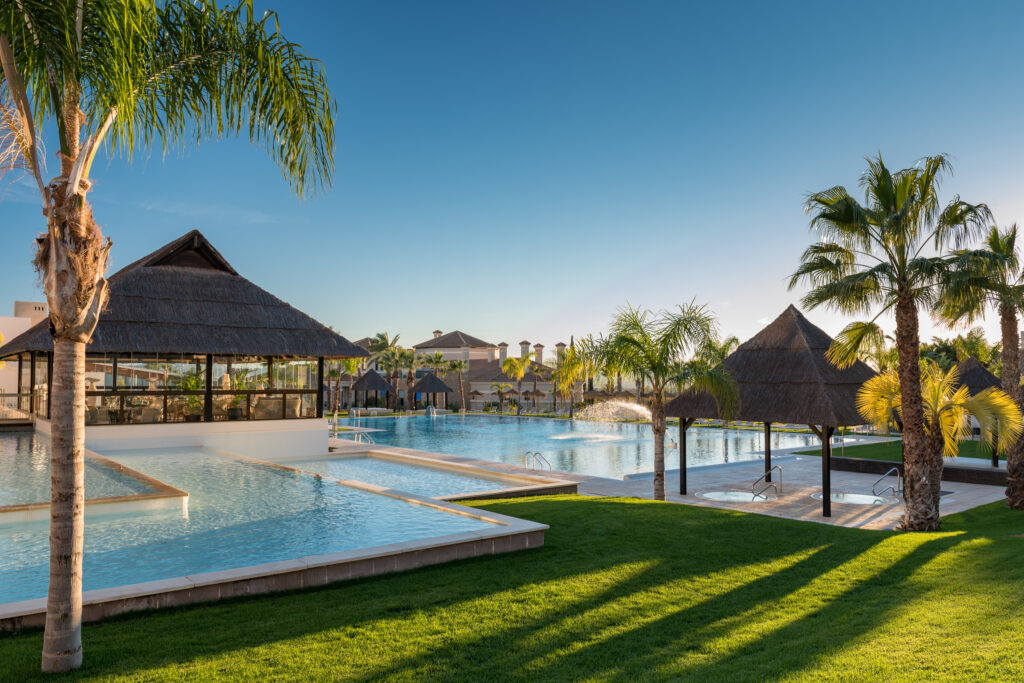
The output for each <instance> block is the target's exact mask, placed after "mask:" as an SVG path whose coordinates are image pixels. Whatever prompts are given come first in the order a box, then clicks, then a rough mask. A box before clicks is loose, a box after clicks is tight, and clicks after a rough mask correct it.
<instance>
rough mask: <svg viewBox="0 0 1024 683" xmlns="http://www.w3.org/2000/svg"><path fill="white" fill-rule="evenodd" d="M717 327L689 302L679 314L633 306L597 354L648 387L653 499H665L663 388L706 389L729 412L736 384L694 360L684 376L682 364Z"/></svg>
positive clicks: (614, 325)
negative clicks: (649, 391)
mask: <svg viewBox="0 0 1024 683" xmlns="http://www.w3.org/2000/svg"><path fill="white" fill-rule="evenodd" d="M716 330H717V326H716V324H715V320H714V317H713V316H712V314H711V312H710V311H708V309H707V307H706V306H699V305H697V304H695V303H692V302H691V303H689V304H686V305H685V306H680V307H679V312H678V313H675V312H668V311H665V312H662V313H659V314H657V315H654V314H653V313H651V312H650V311H644V310H640V309H637V308H633V307H632V306H626V308H624V309H622V310H620V311H619V313H618V315H616V317H615V319H614V320H613V321H612V324H611V333H610V335H609V338H608V342H607V344H604V345H602V346H601V347H599V348H600V351H599V352H600V353H601V354H602V355H603V356H604V358H605V359H606V360H611V361H612V362H614V363H615V364H616V365H617V366H618V367H620V368H622V371H623V372H624V373H625V374H627V375H629V376H631V377H634V378H636V379H637V380H638V381H642V382H643V383H644V385H645V386H649V387H650V388H651V429H652V430H653V431H654V498H655V499H656V500H665V391H666V389H667V388H668V387H669V385H670V384H672V383H677V384H685V385H687V386H689V387H692V388H694V389H697V390H700V391H706V392H708V393H710V394H711V395H712V396H713V397H714V398H715V401H716V402H717V403H718V404H719V406H720V411H721V412H723V413H728V412H729V410H730V408H731V405H732V403H733V401H734V400H735V398H734V397H735V387H734V386H733V383H732V382H731V380H729V379H728V377H727V376H726V375H725V374H724V372H723V371H721V370H718V369H711V368H705V367H703V366H700V365H697V364H694V365H693V367H692V368H690V369H689V370H688V371H687V372H686V373H685V376H684V377H680V375H681V371H682V370H683V367H682V363H684V361H685V360H686V357H687V356H688V355H692V354H693V353H694V352H696V351H698V350H700V349H702V348H704V347H705V346H706V345H707V344H708V343H709V342H710V341H712V340H714V338H715V336H716Z"/></svg>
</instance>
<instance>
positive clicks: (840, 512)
mask: <svg viewBox="0 0 1024 683" xmlns="http://www.w3.org/2000/svg"><path fill="white" fill-rule="evenodd" d="M331 446H332V448H335V450H337V451H341V452H358V451H370V450H372V451H378V452H389V451H390V452H395V453H405V454H410V455H418V456H420V457H427V458H433V459H436V460H440V461H446V462H457V463H462V464H466V465H473V466H476V467H481V468H484V469H490V470H495V471H499V472H513V473H519V474H537V473H538V472H537V471H536V470H530V469H527V468H525V467H519V466H516V465H509V464H506V463H499V462H492V461H490V460H474V459H472V458H462V457H458V456H453V455H445V454H442V453H430V452H427V451H418V450H413V449H409V448H398V447H395V446H387V445H384V444H373V445H370V444H365V443H355V442H352V441H348V440H345V439H332V440H331ZM793 450H797V449H793ZM954 462H956V464H958V465H961V466H963V465H965V464H969V465H971V466H977V467H983V466H988V467H991V465H987V463H985V462H984V461H981V462H978V461H976V460H975V459H965V458H954V459H950V464H954ZM772 464H773V465H779V466H781V467H782V483H781V487H780V488H781V490H780V491H778V492H777V493H776V491H774V490H771V489H770V490H769V491H768V493H769V494H775V497H774V499H771V500H768V501H762V502H745V503H737V502H722V501H714V500H708V499H707V498H704V497H702V496H701V494H702V493H707V492H709V491H740V492H747V493H749V492H750V490H751V485H752V484H753V482H754V481H755V480H756V479H757V478H758V477H759V476H761V475H762V474H763V473H764V463H763V461H761V460H755V461H752V462H742V463H732V464H727V465H714V466H707V467H693V468H690V469H689V470H688V471H687V485H688V490H687V495H685V496H683V495H680V494H679V474H678V472H669V473H668V474H667V475H666V481H665V488H666V492H667V495H666V498H667V499H668V500H669V501H671V502H675V503H684V504H687V505H700V506H704V507H716V508H723V509H728V510H739V511H742V512H751V513H757V514H765V515H771V516H775V517H786V518H789V519H800V520H805V521H809V522H820V523H823V524H837V525H841V526H847V527H854V528H862V529H892V528H894V527H895V526H896V525H897V524H898V523H899V520H900V518H901V517H902V515H903V502H902V500H900V499H899V498H895V497H892V494H891V492H890V493H889V494H888V497H890V498H892V499H893V500H894V502H893V503H892V504H889V505H853V504H849V503H836V502H833V503H832V516H831V517H823V516H822V514H821V513H822V503H821V500H820V499H815V498H813V497H812V496H813V495H814V494H820V493H821V459H820V458H818V457H814V456H797V455H792V454H791V453H788V452H778V453H777V454H776V453H773V456H772ZM543 472H544V473H545V474H547V473H548V471H547V470H544V471H543ZM551 474H552V475H553V476H556V477H558V478H559V479H565V480H570V481H576V482H579V492H580V494H581V495H587V496H619V497H632V498H653V497H654V488H653V487H654V483H653V479H652V478H651V477H650V475H647V476H643V475H639V476H635V477H632V478H630V479H626V480H625V481H622V480H618V479H605V478H602V477H589V476H585V475H580V474H574V473H571V472H553V473H551ZM831 474H832V491H833V493H838V492H842V493H860V494H870V493H871V487H872V485H873V484H874V483H875V482H876V481H877V480H878V475H875V474H863V473H859V472H840V471H837V470H833V471H832V473H831ZM775 483H778V478H777V477H776V482H775ZM894 483H895V477H890V481H888V482H883V483H882V484H880V485H879V489H878V490H879V491H881V488H882V487H883V486H885V485H887V484H894ZM758 488H760V486H759V487H758ZM942 490H943V491H944V492H948V493H946V494H945V495H943V496H942V503H941V511H942V514H943V515H948V514H952V513H955V512H962V511H964V510H969V509H970V508H973V507H977V506H979V505H984V504H986V503H991V502H994V501H997V500H1002V499H1003V497H1004V496H1003V488H1002V487H1000V486H986V485H982V484H963V483H959V482H951V481H944V482H942Z"/></svg>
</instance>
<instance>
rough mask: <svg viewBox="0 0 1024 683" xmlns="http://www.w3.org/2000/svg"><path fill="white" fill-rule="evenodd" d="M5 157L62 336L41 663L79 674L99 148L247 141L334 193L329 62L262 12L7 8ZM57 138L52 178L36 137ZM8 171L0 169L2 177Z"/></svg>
mask: <svg viewBox="0 0 1024 683" xmlns="http://www.w3.org/2000/svg"><path fill="white" fill-rule="evenodd" d="M0 66H2V69H0V71H2V77H0V91H2V92H0V101H2V100H9V101H10V102H12V103H13V104H12V106H11V107H6V106H4V107H3V108H4V111H5V112H6V114H7V115H5V116H0V140H3V141H5V142H6V143H7V147H6V148H4V149H3V150H0V160H2V161H0V163H3V164H4V166H5V167H8V168H9V167H12V166H14V167H18V168H20V169H22V170H24V171H25V172H27V173H28V174H29V176H30V177H31V179H32V180H33V181H34V184H35V186H36V188H37V189H38V191H39V198H40V204H41V206H42V209H43V215H44V216H45V220H46V232H45V234H43V235H42V236H41V237H40V238H39V239H38V240H37V245H38V246H37V251H36V257H35V265H36V268H37V270H38V271H39V274H40V276H41V280H42V281H43V285H44V289H45V291H46V299H47V303H48V304H49V309H50V316H49V317H50V327H51V330H52V332H53V336H54V356H53V374H52V377H53V394H52V398H51V401H52V403H51V423H52V434H51V443H52V446H51V448H52V450H53V455H52V458H53V459H52V463H53V467H52V470H51V479H52V486H51V497H52V502H51V507H50V510H51V531H50V557H51V560H50V563H51V568H50V589H49V594H48V598H47V617H46V630H45V634H44V637H43V656H42V668H43V670H44V671H64V670H68V669H73V668H77V667H78V666H80V665H81V660H82V649H81V614H82V608H81V582H82V574H81V571H82V534H83V514H82V510H83V508H84V504H83V500H84V494H83V477H84V462H83V448H84V447H83V441H84V433H85V414H84V411H83V410H81V406H82V404H83V403H84V392H85V381H84V363H85V345H86V344H87V343H88V342H89V340H90V338H91V337H92V334H93V330H94V329H95V327H96V323H97V321H98V319H99V317H100V314H101V313H102V311H103V309H104V306H105V305H106V302H107V296H108V291H107V281H106V279H105V278H104V275H105V273H106V269H107V258H108V255H109V252H110V247H111V243H110V241H109V240H108V239H105V238H104V237H103V234H102V233H101V231H100V228H99V226H98V225H97V224H96V222H95V221H94V220H93V213H92V209H91V207H90V204H89V202H88V200H87V196H88V194H89V192H90V190H91V189H92V188H93V183H92V179H91V173H92V170H93V161H94V160H95V158H96V156H97V154H98V152H99V150H100V148H101V147H105V148H106V149H107V150H108V152H107V153H108V154H113V153H116V152H120V153H121V154H122V155H124V156H125V157H127V158H129V159H131V158H132V156H133V155H135V154H136V153H141V154H143V155H146V156H148V152H149V151H150V150H151V149H152V148H153V147H154V146H155V145H159V146H160V147H161V148H163V149H165V150H166V149H168V148H171V147H182V148H184V147H185V146H187V145H190V144H192V143H193V142H198V141H199V140H204V139H211V138H219V137H221V136H223V135H229V134H235V135H237V134H247V135H248V137H249V140H250V141H251V142H253V143H256V144H259V145H261V146H263V147H264V148H265V149H266V150H267V152H268V153H269V154H270V156H271V157H272V158H273V159H274V161H276V162H277V163H278V165H279V166H280V168H281V170H282V173H283V174H284V176H285V178H286V179H287V180H288V182H289V183H290V184H291V186H292V188H293V189H294V190H295V191H296V193H298V194H299V195H300V196H301V195H305V194H308V193H310V192H312V191H315V190H316V189H317V188H318V187H323V186H326V185H328V184H329V183H330V179H331V174H332V171H333V163H334V162H333V158H334V123H333V120H332V112H333V109H334V103H333V100H332V99H331V96H330V94H329V92H328V90H327V85H326V81H325V79H324V75H323V68H322V65H321V64H320V62H318V61H317V60H315V59H313V58H311V57H310V56H309V55H308V54H307V53H306V52H305V51H304V50H303V49H302V47H300V46H299V45H296V44H295V43H291V42H289V41H287V40H286V39H285V37H284V36H283V35H282V34H281V33H280V31H279V30H278V18H277V16H276V15H275V14H274V13H272V12H267V13H265V14H263V15H262V17H257V16H255V15H254V12H253V7H252V4H251V2H249V1H248V0H243V1H242V2H241V3H240V4H239V6H238V7H233V8H232V7H225V8H221V7H218V6H217V5H215V4H214V3H213V2H202V3H196V2H192V1H191V0H165V1H163V2H142V1H133V0H90V2H82V1H81V0H15V1H13V2H3V3H0ZM47 126H52V128H51V129H55V130H56V131H57V144H56V145H52V147H53V149H55V150H59V152H60V166H61V167H60V171H59V173H58V174H57V175H56V177H54V178H52V179H50V180H47V179H46V177H45V175H44V174H45V173H46V171H45V169H44V167H43V154H42V152H41V150H42V148H43V144H42V140H41V139H40V135H41V133H42V131H43V130H44V127H47ZM4 170H7V168H0V172H2V171H4Z"/></svg>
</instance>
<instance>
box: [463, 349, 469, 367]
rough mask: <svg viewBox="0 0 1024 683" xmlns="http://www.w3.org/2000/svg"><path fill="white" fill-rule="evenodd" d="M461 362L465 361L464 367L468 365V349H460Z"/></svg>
mask: <svg viewBox="0 0 1024 683" xmlns="http://www.w3.org/2000/svg"><path fill="white" fill-rule="evenodd" d="M462 360H464V361H466V365H469V347H468V346H463V347H462Z"/></svg>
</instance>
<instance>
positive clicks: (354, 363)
mask: <svg viewBox="0 0 1024 683" xmlns="http://www.w3.org/2000/svg"><path fill="white" fill-rule="evenodd" d="M364 362H365V359H364V358H343V359H342V360H341V369H342V371H343V372H344V373H345V374H346V375H348V376H349V381H348V386H347V387H345V391H346V392H348V393H349V399H348V400H347V401H346V405H347V406H348V407H350V408H351V407H352V397H351V394H352V385H353V384H355V383H356V379H357V378H358V374H359V371H360V370H362V368H363V363H364ZM339 384H340V381H339ZM335 410H337V404H335Z"/></svg>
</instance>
